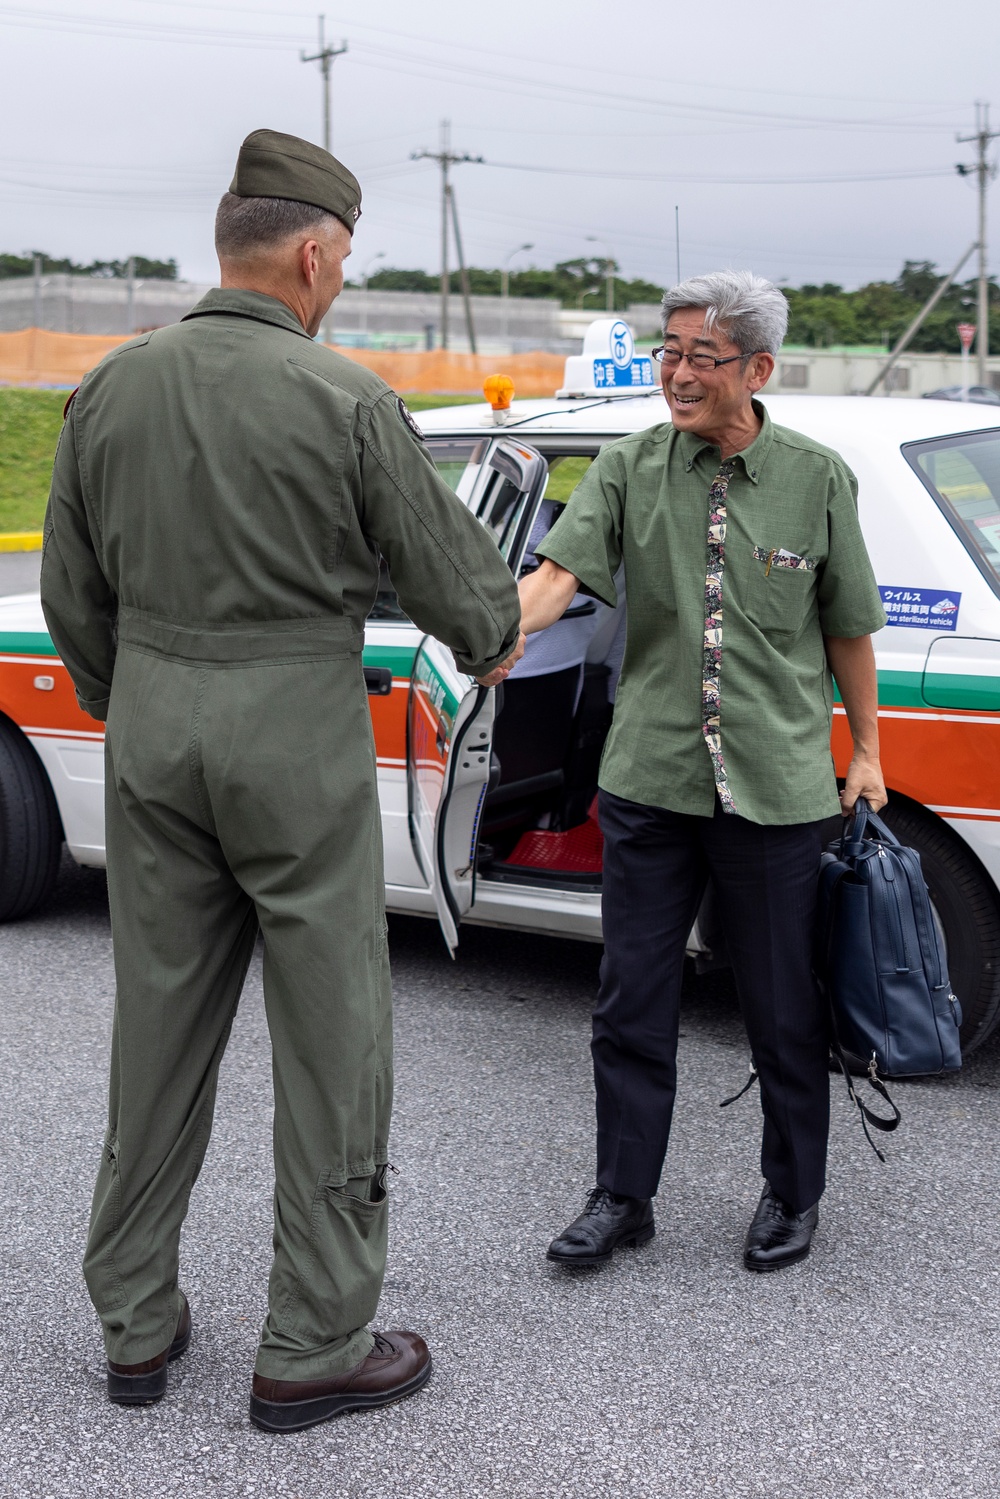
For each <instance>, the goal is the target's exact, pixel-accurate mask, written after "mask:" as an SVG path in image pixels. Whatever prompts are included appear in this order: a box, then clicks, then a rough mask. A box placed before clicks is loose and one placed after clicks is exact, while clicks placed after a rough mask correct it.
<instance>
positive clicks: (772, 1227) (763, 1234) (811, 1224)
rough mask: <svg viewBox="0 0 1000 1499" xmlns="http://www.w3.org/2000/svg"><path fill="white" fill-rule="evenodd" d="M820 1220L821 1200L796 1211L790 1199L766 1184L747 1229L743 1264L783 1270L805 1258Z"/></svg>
mask: <svg viewBox="0 0 1000 1499" xmlns="http://www.w3.org/2000/svg"><path fill="white" fill-rule="evenodd" d="M818 1222H819V1203H814V1204H813V1206H812V1207H811V1208H806V1210H805V1212H804V1213H793V1212H792V1209H791V1208H790V1207H789V1206H788V1204H787V1202H782V1200H781V1198H780V1197H778V1196H777V1195H776V1193H774V1192H772V1191H771V1188H770V1186H768V1185H765V1187H764V1190H763V1192H762V1193H761V1198H760V1202H759V1203H758V1205H757V1211H756V1213H754V1215H753V1222H752V1223H751V1225H750V1227H749V1229H748V1230H747V1241H746V1244H745V1245H744V1247H743V1263H744V1265H746V1267H747V1269H748V1270H783V1269H784V1267H785V1266H786V1265H794V1264H797V1262H798V1261H799V1260H804V1259H805V1257H806V1255H807V1254H808V1253H809V1249H810V1246H811V1245H812V1236H813V1234H814V1233H815V1232H816V1224H817V1223H818Z"/></svg>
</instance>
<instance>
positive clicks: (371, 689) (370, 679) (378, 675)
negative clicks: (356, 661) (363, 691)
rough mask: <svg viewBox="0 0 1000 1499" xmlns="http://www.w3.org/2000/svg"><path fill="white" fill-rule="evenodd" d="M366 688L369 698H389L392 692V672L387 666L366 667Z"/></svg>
mask: <svg viewBox="0 0 1000 1499" xmlns="http://www.w3.org/2000/svg"><path fill="white" fill-rule="evenodd" d="M364 673H365V686H366V687H367V689H368V696H369V697H388V696H389V693H390V692H391V691H392V672H391V671H390V670H389V668H388V667H387V666H366V667H365V668H364Z"/></svg>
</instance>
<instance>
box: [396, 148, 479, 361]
mask: <svg viewBox="0 0 1000 1499" xmlns="http://www.w3.org/2000/svg"><path fill="white" fill-rule="evenodd" d="M410 160H411V161H436V162H437V164H438V166H439V167H440V168H441V347H442V349H446V348H447V347H448V291H449V286H448V279H449V278H448V216H449V213H450V214H451V217H452V218H453V220H454V223H455V240H456V248H457V250H458V255H459V262H460V269H461V272H462V293H463V296H464V298H465V313H466V319H467V321H468V328H469V343H470V344H471V346H472V348H473V350H474V349H475V344H476V335H475V333H474V331H473V328H472V307H471V304H470V302H469V298H468V278H467V276H466V274H465V268H464V265H463V264H461V262H462V246H461V241H460V239H459V237H458V212H457V210H456V209H455V207H454V204H453V202H452V190H451V183H450V182H449V180H448V172H449V169H450V168H451V167H453V166H458V165H459V164H460V163H461V162H463V161H474V162H482V160H483V158H482V157H481V156H470V155H469V153H468V151H463V152H462V153H461V154H460V155H459V154H458V153H456V152H454V151H452V149H451V121H450V120H442V121H441V149H440V150H439V151H426V150H423V151H411V152H410Z"/></svg>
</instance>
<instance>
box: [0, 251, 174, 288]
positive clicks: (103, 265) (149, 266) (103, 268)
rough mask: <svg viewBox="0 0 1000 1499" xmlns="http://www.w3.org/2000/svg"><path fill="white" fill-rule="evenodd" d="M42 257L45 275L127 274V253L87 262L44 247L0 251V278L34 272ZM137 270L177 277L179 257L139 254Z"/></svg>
mask: <svg viewBox="0 0 1000 1499" xmlns="http://www.w3.org/2000/svg"><path fill="white" fill-rule="evenodd" d="M36 255H38V256H40V257H41V261H42V274H43V275H45V276H56V275H69V276H96V277H97V278H98V279H105V280H112V279H118V280H124V279H125V278H126V277H127V276H128V257H127V256H126V258H125V259H124V260H92V261H90V263H89V264H88V265H85V264H80V263H79V262H77V261H75V260H69V259H66V258H63V259H62V260H60V259H58V258H57V257H56V256H53V255H46V254H44V253H43V252H42V251H41V250H33V251H32V252H31V253H30V254H29V255H6V254H0V281H5V280H8V279H9V278H10V277H12V276H32V275H34V272H35V256H36ZM133 258H134V260H135V274H136V276H137V277H139V278H140V280H142V281H176V280H177V262H176V260H148V259H147V258H146V256H145V255H136V256H134V257H133Z"/></svg>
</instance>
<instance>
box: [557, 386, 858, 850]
mask: <svg viewBox="0 0 1000 1499" xmlns="http://www.w3.org/2000/svg"><path fill="white" fill-rule="evenodd" d="M754 406H755V410H756V412H757V414H758V416H759V417H761V418H762V421H763V425H762V427H761V430H760V433H759V434H758V436H757V437H756V439H755V440H754V442H753V443H751V445H750V446H749V447H748V448H746V449H745V450H744V451H743V452H742V453H740V454H738V455H737V457H736V458H735V460H734V463H733V474H732V478H731V479H730V482H729V486H728V494H727V495H726V525H725V541H724V563H723V567H722V605H721V668H720V670H719V674H718V676H719V689H720V700H721V712H720V715H719V723H720V732H721V744H722V755H723V757H724V760H725V767H726V774H727V777H728V788H729V791H730V792H731V797H732V802H733V808H731V809H730V810H735V811H736V813H738V814H739V815H740V816H742V817H746V818H748V819H749V820H750V821H751V822H757V823H798V822H811V821H814V820H817V819H819V818H822V817H827V816H833V815H834V814H836V813H837V812H838V811H839V810H840V803H839V800H838V797H837V789H836V781H835V778H834V769H833V758H832V755H831V751H830V727H831V713H832V703H833V692H832V682H831V677H830V670H829V667H828V665H827V659H826V652H825V648H824V644H823V636H824V635H836V636H859V635H869V634H871V633H872V632H873V631H875V630H878V629H881V628H882V626H883V625H884V624H885V614H884V612H883V610H882V603H881V599H880V597H879V592H878V588H877V587H876V584H875V578H874V575H873V573H872V568H871V563H870V562H869V560H868V553H867V551H866V549H865V543H864V538H863V537H862V534H861V527H860V524H859V522H858V515H857V481H856V479H855V477H854V475H853V474H852V473H851V471H850V469H849V468H848V467H847V465H846V464H845V463H844V461H843V459H842V458H840V457H839V456H838V455H837V454H836V453H834V452H831V451H830V449H828V448H824V447H821V446H820V445H819V444H818V443H815V442H812V441H811V440H810V439H809V438H808V437H803V436H802V435H801V434H800V433H798V432H791V431H789V430H787V429H786V428H784V427H776V426H774V425H773V424H772V422H771V419H770V417H769V416H768V414H767V411H766V409H765V408H764V407H763V405H761V404H759V403H756V402H755V403H754ZM719 468H720V451H719V449H718V448H717V447H714V446H712V445H711V444H709V443H707V442H705V441H704V440H703V439H701V438H699V437H697V436H696V435H695V434H693V433H688V432H679V431H676V430H675V429H674V427H673V426H671V425H670V424H669V423H664V424H662V425H660V426H656V427H651V428H648V429H646V430H645V431H643V432H637V433H635V434H634V435H633V436H631V437H626V438H623V439H622V440H621V441H620V442H615V443H611V444H609V445H608V446H607V447H605V448H604V449H603V450H602V452H601V454H600V456H599V457H598V458H597V460H596V461H595V462H594V464H593V465H592V466H591V468H590V469H589V471H588V472H587V474H586V476H585V478H584V479H583V482H582V483H581V484H580V486H579V488H578V489H577V490H576V492H575V493H574V495H573V496H572V498H571V500H570V501H569V504H568V505H567V507H566V512H565V514H564V515H563V516H562V517H561V518H560V519H559V521H558V522H557V524H556V525H555V526H554V527H553V529H552V531H551V532H550V533H549V535H548V536H547V537H546V539H545V540H544V541H543V542H542V543H541V544H540V545H539V546H538V548H537V552H538V555H539V556H544V557H550V558H551V559H552V561H553V562H557V563H558V564H559V565H560V566H561V567H565V568H568V569H569V571H570V572H572V573H574V574H575V575H576V577H578V578H579V579H580V581H581V584H582V585H583V587H584V588H585V589H586V590H587V591H589V592H590V593H592V594H595V595H596V596H597V598H599V599H602V600H603V601H604V602H605V603H608V604H612V605H613V604H614V603H615V602H616V591H615V584H614V576H615V573H616V572H617V570H618V567H619V565H620V564H622V563H624V576H625V589H626V593H627V597H628V627H627V640H626V646H625V658H624V662H623V666H622V674H621V680H620V683H619V687H618V695H617V700H616V703H615V713H614V721H613V723H612V728H611V733H610V735H609V738H608V742H607V745H606V747H605V752H604V758H603V761H602V764H601V774H600V784H601V786H602V787H603V788H604V789H605V790H607V791H611V792H613V793H614V794H615V795H617V796H621V797H625V798H627V799H628V800H629V801H635V802H642V803H646V804H649V805H652V806H657V807H665V808H667V809H668V810H669V811H673V812H684V813H690V814H693V815H695V816H702V817H710V816H711V815H712V814H713V811H714V807H715V799H716V780H715V772H714V771H713V764H712V760H711V757H710V755H709V750H708V746H707V744H706V740H705V734H704V731H703V721H704V710H703V686H704V678H705V670H706V668H705V627H706V576H707V562H708V527H709V508H710V507H709V490H710V489H711V488H712V484H713V480H714V479H715V478H716V475H717V474H718V473H719Z"/></svg>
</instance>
